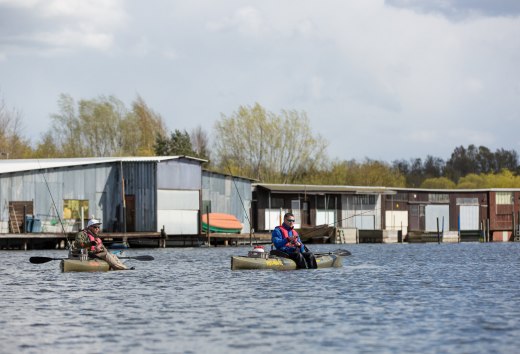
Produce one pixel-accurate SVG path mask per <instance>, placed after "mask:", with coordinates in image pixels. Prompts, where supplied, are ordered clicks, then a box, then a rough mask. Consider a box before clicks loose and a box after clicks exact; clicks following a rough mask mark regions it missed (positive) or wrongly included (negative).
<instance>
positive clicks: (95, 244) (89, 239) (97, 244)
mask: <svg viewBox="0 0 520 354" xmlns="http://www.w3.org/2000/svg"><path fill="white" fill-rule="evenodd" d="M100 228H101V222H100V221H99V220H97V219H94V217H92V218H91V219H90V220H89V221H88V223H87V227H86V228H85V229H84V230H81V231H80V232H78V234H77V235H76V240H75V242H74V243H73V248H87V249H88V253H89V255H92V256H93V257H96V258H100V259H103V260H104V261H106V262H107V263H108V264H110V268H111V269H114V270H124V269H128V267H127V266H126V265H125V264H124V263H123V262H121V261H120V260H119V258H117V256H116V255H115V254H112V253H110V252H108V251H107V249H106V248H105V246H104V245H103V241H101V239H100V238H99V237H98V235H99V231H100Z"/></svg>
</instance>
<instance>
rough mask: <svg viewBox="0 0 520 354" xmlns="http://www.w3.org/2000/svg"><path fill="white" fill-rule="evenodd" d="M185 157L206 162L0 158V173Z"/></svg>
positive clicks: (138, 160)
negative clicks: (187, 160)
mask: <svg viewBox="0 0 520 354" xmlns="http://www.w3.org/2000/svg"><path fill="white" fill-rule="evenodd" d="M179 158H186V159H189V160H194V161H200V162H206V160H204V159H199V158H196V157H190V156H150V157H75V158H59V159H58V158H56V159H19V160H0V174H3V173H13V172H22V171H32V170H41V169H48V168H60V167H71V166H84V165H93V164H101V163H113V162H162V161H167V160H175V159H179Z"/></svg>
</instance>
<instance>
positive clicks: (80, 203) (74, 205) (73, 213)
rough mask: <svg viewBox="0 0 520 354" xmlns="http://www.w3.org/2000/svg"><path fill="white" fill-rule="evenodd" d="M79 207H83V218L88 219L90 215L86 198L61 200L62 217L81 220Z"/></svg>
mask: <svg viewBox="0 0 520 354" xmlns="http://www.w3.org/2000/svg"><path fill="white" fill-rule="evenodd" d="M81 209H83V219H88V218H89V217H90V216H89V208H88V200H78V199H65V200H64V201H63V219H76V220H81Z"/></svg>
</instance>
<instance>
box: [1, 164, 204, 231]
mask: <svg viewBox="0 0 520 354" xmlns="http://www.w3.org/2000/svg"><path fill="white" fill-rule="evenodd" d="M204 161H205V160H201V159H198V158H192V157H186V156H162V157H117V158H70V159H26V160H0V207H1V210H0V234H2V233H4V234H6V233H9V234H16V233H27V232H39V233H61V232H63V231H65V232H74V231H77V230H80V229H81V228H82V227H83V226H84V224H85V222H86V220H88V218H89V217H90V216H91V215H95V216H96V217H97V218H99V219H101V221H102V222H103V224H102V227H103V232H109V233H110V232H142V233H147V232H148V233H159V232H161V231H162V232H163V234H165V235H173V236H175V235H197V234H199V233H200V222H199V220H200V211H201V210H200V209H201V203H200V201H201V181H202V167H201V164H202V163H203V162H204Z"/></svg>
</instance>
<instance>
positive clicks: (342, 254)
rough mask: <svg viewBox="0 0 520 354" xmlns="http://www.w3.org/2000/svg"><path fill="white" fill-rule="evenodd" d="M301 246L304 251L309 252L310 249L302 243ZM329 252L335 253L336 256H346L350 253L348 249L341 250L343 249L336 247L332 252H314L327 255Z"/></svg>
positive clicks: (318, 254)
mask: <svg viewBox="0 0 520 354" xmlns="http://www.w3.org/2000/svg"><path fill="white" fill-rule="evenodd" d="M303 247H304V249H305V251H306V252H310V250H309V249H308V248H307V246H305V245H303ZM313 253H314V252H313ZM330 254H335V255H336V256H341V257H346V256H350V255H352V253H350V251H347V250H343V249H338V250H335V251H333V252H325V253H314V255H315V256H327V255H330Z"/></svg>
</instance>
